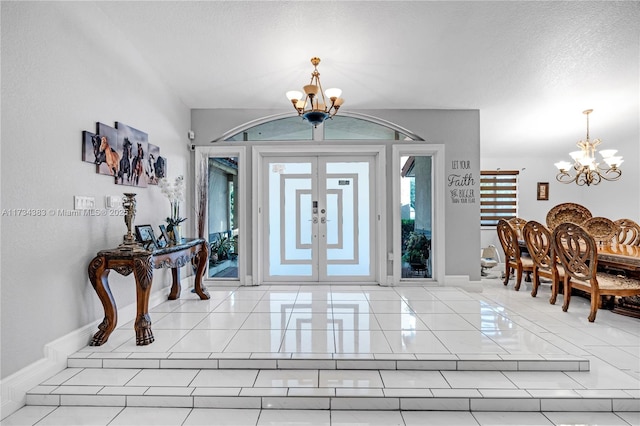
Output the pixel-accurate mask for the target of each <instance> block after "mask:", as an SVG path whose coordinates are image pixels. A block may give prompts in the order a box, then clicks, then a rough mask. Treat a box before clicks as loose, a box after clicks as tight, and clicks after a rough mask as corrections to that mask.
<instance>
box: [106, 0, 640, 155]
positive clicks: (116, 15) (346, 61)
mask: <svg viewBox="0 0 640 426" xmlns="http://www.w3.org/2000/svg"><path fill="white" fill-rule="evenodd" d="M98 7H99V8H100V9H101V10H102V11H103V12H104V13H105V14H106V15H107V17H108V19H110V20H111V21H112V22H113V23H114V25H116V26H118V27H119V28H120V29H121V31H122V34H123V36H124V37H125V38H126V39H128V40H129V41H130V42H131V43H132V44H133V45H134V46H135V47H136V48H137V49H138V50H139V52H140V54H141V55H142V56H144V58H145V59H146V61H147V62H148V63H150V64H151V65H152V67H154V68H155V69H157V70H158V73H159V74H160V75H161V77H162V78H164V79H165V80H166V82H167V83H168V84H169V85H170V86H171V87H172V88H173V89H174V90H175V92H176V94H177V95H178V96H179V97H180V98H181V99H182V100H183V102H184V103H185V105H187V106H188V107H190V108H265V109H272V108H283V109H284V108H290V104H289V103H288V100H287V99H286V97H285V95H284V93H285V92H286V91H287V90H292V89H298V90H299V89H300V88H301V87H302V85H304V84H307V82H308V80H309V78H310V73H311V71H312V69H313V68H312V66H311V64H310V62H309V59H310V58H311V57H312V56H319V57H320V58H321V59H322V63H321V64H320V65H319V67H318V69H319V71H320V73H321V75H322V76H321V80H322V83H323V86H324V87H325V88H328V87H334V86H335V87H340V88H341V89H342V90H343V97H344V98H345V104H344V106H343V107H342V108H343V110H347V109H349V108H352V109H381V108H393V109H396V108H399V109H404V108H411V109H413V108H444V109H479V110H480V114H481V115H480V117H481V141H482V142H481V143H482V150H483V155H497V154H498V153H500V152H501V151H504V147H505V146H510V147H511V148H510V150H514V152H515V150H517V147H518V146H525V145H526V144H530V143H535V144H538V145H540V144H542V145H543V146H544V145H545V144H547V145H549V146H553V145H554V144H557V143H558V142H562V143H563V144H566V145H565V146H566V149H563V151H566V150H569V149H570V148H571V146H570V145H568V141H577V140H578V139H579V138H581V137H583V136H584V126H585V124H584V123H585V121H584V116H583V115H582V114H581V112H582V111H583V110H585V109H587V108H593V109H594V113H593V114H592V116H591V127H592V133H594V136H596V137H597V136H598V135H596V134H595V133H597V130H598V129H604V128H607V127H608V126H609V127H611V126H615V125H616V124H617V123H616V121H617V120H620V119H621V117H624V114H622V112H623V111H629V110H631V111H636V113H637V111H638V98H639V95H640V94H639V83H638V80H639V56H640V24H639V22H640V2H637V1H633V2H631V1H627V2H582V1H580V2H555V1H532V2H520V1H512V2H509V1H505V2H502V1H499V2H484V1H470V2H457V1H445V2H435V1H410V2H404V1H362V2H354V1H338V2H329V1H301V2H281V1H254V2H248V1H200V2H192V1H161V2H146V1H141V2H100V3H98ZM285 111H286V110H285ZM292 112H293V110H292Z"/></svg>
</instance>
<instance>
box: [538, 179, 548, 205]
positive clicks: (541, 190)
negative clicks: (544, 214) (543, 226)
mask: <svg viewBox="0 0 640 426" xmlns="http://www.w3.org/2000/svg"><path fill="white" fill-rule="evenodd" d="M538 200H542V201H548V200H549V182H538Z"/></svg>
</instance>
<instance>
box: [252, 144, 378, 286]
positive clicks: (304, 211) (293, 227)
mask: <svg viewBox="0 0 640 426" xmlns="http://www.w3.org/2000/svg"><path fill="white" fill-rule="evenodd" d="M374 160H375V159H374V157H373V156H367V155H365V156H362V155H359V156H348V155H347V156H340V157H337V156H295V157H291V156H286V157H270V156H267V157H262V161H263V167H262V170H263V173H262V174H263V176H262V179H261V180H262V182H261V185H260V186H261V190H262V196H263V197H264V198H263V200H262V205H263V206H264V208H265V211H264V212H263V214H262V215H261V216H262V222H261V226H262V227H263V230H264V235H265V238H264V244H263V254H264V259H265V261H264V262H262V265H263V268H264V270H263V277H264V281H268V282H278V281H299V282H342V281H346V282H352V281H372V280H373V279H374V274H375V272H374V270H375V268H374V266H373V264H374V262H373V259H374V258H375V247H376V244H375V240H376V238H375V226H374V211H375V205H376V203H375V194H376V192H375V181H376V180H375V179H374V176H373V174H374V173H375V172H374V164H375V161H374Z"/></svg>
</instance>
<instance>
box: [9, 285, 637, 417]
mask: <svg viewBox="0 0 640 426" xmlns="http://www.w3.org/2000/svg"><path fill="white" fill-rule="evenodd" d="M483 285H484V290H483V292H481V293H468V292H465V291H463V290H461V289H458V288H452V287H423V286H400V287H380V286H339V285H335V286H309V285H304V286H302V285H281V286H267V285H263V286H257V287H242V288H236V287H228V288H227V287H225V288H221V287H210V294H211V300H208V301H202V300H199V299H198V297H197V296H195V295H193V294H191V293H187V294H183V296H182V298H181V299H179V300H175V301H165V302H163V303H161V304H160V305H158V306H155V307H154V308H153V309H152V310H151V319H152V321H153V331H154V335H155V338H156V340H155V342H154V343H153V344H152V345H148V346H136V345H135V336H134V332H133V323H132V322H129V323H125V324H119V327H118V328H117V329H116V331H114V333H113V334H112V335H111V337H110V339H109V341H108V342H107V343H106V344H105V345H103V346H101V347H89V346H87V347H85V348H83V349H82V350H81V351H80V352H79V353H78V357H79V358H85V359H87V360H90V359H92V358H103V359H104V358H109V359H110V360H112V362H113V363H114V364H113V365H114V366H117V362H118V359H122V358H140V359H141V360H144V358H145V357H156V358H157V357H159V358H166V359H171V358H173V357H177V358H181V359H205V360H206V359H210V358H216V357H218V358H221V357H224V356H229V357H232V356H234V355H238V354H240V355H245V356H247V357H249V356H252V355H256V354H257V355H260V356H262V357H268V356H278V357H285V358H292V359H296V358H305V357H310V356H313V357H315V358H318V359H324V358H326V359H329V360H330V359H332V357H336V356H340V355H342V356H350V357H356V356H361V357H363V358H368V357H372V358H376V359H385V358H393V359H402V357H417V358H418V359H430V357H432V356H433V357H436V358H437V357H440V358H439V359H442V357H443V356H445V357H446V356H458V357H460V358H461V359H464V357H465V356H470V355H473V356H476V357H477V356H485V357H487V358H488V359H493V357H497V356H499V357H502V359H509V357H510V356H513V357H522V356H527V355H530V356H531V357H532V358H534V359H535V357H537V356H544V357H545V358H553V357H562V356H567V355H575V356H580V357H584V358H585V359H588V360H589V361H590V364H591V367H590V368H591V371H589V372H586V373H585V372H570V371H569V372H527V371H476V372H459V371H420V372H419V374H417V373H416V372H413V373H411V374H407V372H403V371H382V370H381V371H377V370H375V371H371V370H362V371H357V370H342V371H335V370H330V369H318V370H311V371H305V370H275V371H270V370H259V369H253V370H251V369H246V370H206V369H203V370H193V369H180V368H178V369H175V370H173V369H164V370H155V369H144V368H142V367H141V368H140V369H119V368H110V369H102V370H100V369H81V368H78V369H73V368H70V369H67V370H65V372H63V373H61V374H60V375H57V376H55V377H53V378H51V379H50V380H49V381H47V382H45V383H43V384H42V385H41V387H43V388H44V389H49V390H50V389H56V387H57V386H58V385H60V384H62V383H64V384H65V386H84V387H85V390H87V389H88V390H90V389H91V388H90V387H91V386H98V385H99V386H101V390H100V394H109V393H110V392H113V393H117V392H118V391H119V390H120V391H121V390H122V389H124V388H126V389H128V392H130V393H131V394H134V395H135V394H136V392H145V394H146V395H163V394H165V393H167V392H169V393H170V394H173V393H171V392H174V393H175V389H176V387H180V386H189V387H190V388H189V389H195V392H196V393H198V392H199V393H200V394H203V395H205V394H212V393H215V392H218V391H217V390H216V388H213V387H212V386H214V384H215V386H221V385H223V386H228V387H229V389H238V392H240V390H242V392H243V393H242V395H250V394H251V392H253V391H256V388H271V394H272V396H274V397H277V396H278V395H281V394H282V392H283V389H285V390H286V388H289V392H290V393H289V396H292V395H295V396H302V397H305V396H306V397H308V396H318V395H320V396H333V395H338V396H340V395H343V396H346V395H354V396H358V395H364V394H367V395H369V396H380V395H382V394H383V393H384V395H387V396H392V397H393V396H399V397H401V396H403V395H405V394H406V393H407V392H423V393H424V396H427V397H432V396H433V397H438V396H445V397H467V398H469V397H470V396H471V397H475V396H479V397H481V396H482V395H484V396H485V397H486V396H492V397H496V396H498V397H499V396H504V397H505V398H507V399H508V398H516V399H514V400H512V401H518V398H520V397H521V396H522V392H525V390H526V392H528V393H529V395H533V396H534V397H536V395H540V396H542V395H557V396H558V398H559V400H560V401H562V398H567V397H591V398H593V397H597V396H600V395H601V396H602V397H603V398H606V397H610V398H611V397H616V396H618V397H619V396H620V395H626V396H627V397H628V396H629V395H632V396H633V397H634V398H640V327H639V325H640V320H638V319H634V318H628V317H624V316H620V315H616V314H613V313H611V312H609V311H606V310H600V311H599V312H598V317H597V319H596V322H595V323H589V322H588V321H587V315H588V312H589V303H588V300H586V299H583V298H581V297H574V298H572V302H571V307H570V310H569V312H566V313H565V312H562V309H561V303H562V298H561V297H560V298H559V301H558V304H557V305H550V304H549V303H548V297H549V288H548V286H547V285H544V286H543V287H542V288H541V289H540V291H539V293H538V297H536V298H532V297H531V296H530V294H529V290H530V288H527V286H526V285H523V287H522V288H521V290H520V292H515V291H514V290H513V287H512V286H511V285H510V286H508V287H504V286H503V285H502V283H501V282H500V281H498V280H484V281H483ZM294 388H295V389H294ZM261 392H262V395H264V392H265V391H264V389H263V390H261ZM378 393H379V395H378ZM139 395H141V393H140V394H139ZM274 401H276V400H274ZM380 408H383V407H380ZM560 411H562V410H560ZM2 424H3V425H18V424H19V425H35V424H38V425H46V424H49V425H63V424H64V425H73V424H78V425H84V424H98V425H107V424H108V425H117V424H122V425H124V424H127V425H130V424H138V425H152V424H153V425H156V424H169V425H196V424H208V425H215V424H241V425H270V424H277V425H282V424H300V425H303V424H313V425H319V424H327V425H351V424H371V425H374V424H380V425H390V424H399V425H407V426H408V425H423V424H430V425H438V424H443V425H444V424H446V425H454V424H455V425H466V424H469V425H499V424H504V425H507V424H509V425H512V424H536V425H538V424H540V425H542V424H550V425H552V424H611V425H617V424H622V425H633V424H636V425H637V424H640V413H637V412H635V413H634V412H602V413H587V414H584V413H572V412H554V411H550V412H546V411H544V410H543V412H539V411H538V412H527V413H504V412H493V411H468V409H467V411H446V412H444V411H442V412H441V411H397V410H391V411H385V410H381V411H368V410H365V411H363V410H355V409H353V410H349V409H345V410H326V409H322V410H295V409H290V410H277V409H265V410H260V409H243V410H235V409H209V408H144V407H124V408H122V407H65V406H61V407H43V406H27V407H25V408H23V409H21V410H19V411H18V412H16V413H14V414H13V415H12V416H10V417H8V418H6V419H3V420H2Z"/></svg>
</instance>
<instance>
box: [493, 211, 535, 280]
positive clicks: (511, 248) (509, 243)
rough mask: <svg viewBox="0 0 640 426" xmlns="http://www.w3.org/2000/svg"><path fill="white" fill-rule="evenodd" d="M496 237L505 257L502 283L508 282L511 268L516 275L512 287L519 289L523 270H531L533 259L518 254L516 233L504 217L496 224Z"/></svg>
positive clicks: (518, 247)
mask: <svg viewBox="0 0 640 426" xmlns="http://www.w3.org/2000/svg"><path fill="white" fill-rule="evenodd" d="M496 229H497V231H498V239H499V240H500V244H501V245H502V250H503V251H504V255H505V259H504V265H505V274H504V285H507V284H509V278H510V277H511V271H512V270H513V271H514V272H515V275H516V285H515V287H514V289H515V290H516V291H517V290H520V283H521V282H522V273H523V272H532V271H533V260H531V258H530V257H527V256H524V257H523V256H522V255H521V254H520V246H519V245H518V235H517V234H516V231H515V229H514V228H513V227H512V226H511V225H510V224H509V223H508V222H507V221H506V220H504V219H500V220H499V221H498V226H497V228H496Z"/></svg>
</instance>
